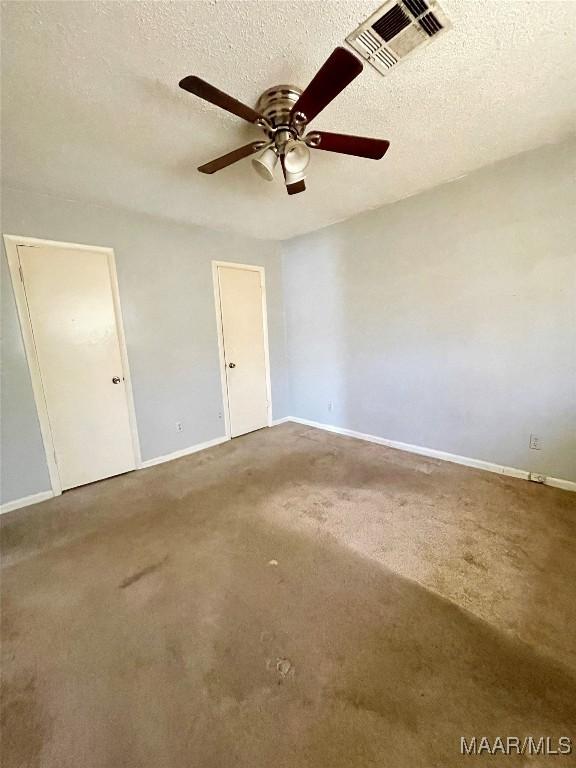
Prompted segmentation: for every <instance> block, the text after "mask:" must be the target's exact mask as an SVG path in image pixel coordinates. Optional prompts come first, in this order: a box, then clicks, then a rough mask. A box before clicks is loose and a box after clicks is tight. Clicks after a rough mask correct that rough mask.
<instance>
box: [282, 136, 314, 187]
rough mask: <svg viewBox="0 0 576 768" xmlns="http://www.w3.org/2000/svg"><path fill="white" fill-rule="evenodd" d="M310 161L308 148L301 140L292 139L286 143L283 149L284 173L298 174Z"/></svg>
mask: <svg viewBox="0 0 576 768" xmlns="http://www.w3.org/2000/svg"><path fill="white" fill-rule="evenodd" d="M309 162H310V150H309V149H308V147H307V146H306V144H304V142H303V141H299V140H297V139H294V140H292V141H288V142H287V143H286V147H285V149H284V168H285V170H286V173H289V174H291V175H298V174H301V173H303V172H304V171H305V170H306V168H307V167H308V163H309ZM302 178H304V177H303V176H302Z"/></svg>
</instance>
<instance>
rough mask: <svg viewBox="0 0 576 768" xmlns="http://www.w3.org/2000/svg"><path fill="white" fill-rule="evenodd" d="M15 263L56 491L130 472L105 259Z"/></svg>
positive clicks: (60, 255)
mask: <svg viewBox="0 0 576 768" xmlns="http://www.w3.org/2000/svg"><path fill="white" fill-rule="evenodd" d="M18 256H19V259H20V265H21V268H22V278H23V283H24V290H25V293H26V301H27V304H28V312H29V316H30V322H31V326H32V333H33V337H34V346H35V351H36V356H37V358H38V365H39V368H40V377H41V381H42V389H43V393H44V398H45V401H46V409H47V412H48V419H49V422H50V431H51V433H52V440H53V444H54V452H55V459H56V464H57V466H58V474H59V476H60V482H61V485H62V489H63V490H64V489H66V488H73V487H74V486H77V485H83V484H84V483H91V482H94V481H95V480H100V479H102V478H104V477H110V476H111V475H118V474H120V473H122V472H127V471H128V470H131V469H134V468H135V458H134V446H133V443H132V434H131V430H130V419H129V415H128V413H129V412H128V402H127V396H126V386H125V382H124V378H123V369H122V357H121V354H120V342H119V338H118V330H117V325H116V313H115V310H114V300H113V294H112V284H111V281H110V269H109V261H108V255H107V254H106V253H104V252H101V251H89V250H76V249H74V248H61V247H58V246H45V247H30V246H22V245H20V246H18Z"/></svg>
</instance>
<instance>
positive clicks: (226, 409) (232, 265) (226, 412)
mask: <svg viewBox="0 0 576 768" xmlns="http://www.w3.org/2000/svg"><path fill="white" fill-rule="evenodd" d="M219 267H227V268H229V269H245V270H248V271H249V272H259V273H260V291H261V294H262V326H263V328H262V330H263V335H264V365H265V369H266V399H267V401H268V402H267V405H266V414H267V426H268V427H271V426H272V387H271V384H270V350H269V348H268V313H267V311H266V272H265V270H264V267H259V266H256V265H255V264H238V263H236V262H234V261H213V262H212V280H213V283H214V309H215V311H216V329H217V333H218V358H219V361H220V383H221V386H222V410H223V416H224V429H225V433H226V437H227V438H228V440H231V439H232V430H231V428H230V405H229V398H228V385H227V383H226V381H227V380H226V361H225V357H224V329H223V327H222V307H221V303H220V276H219V273H218V268H219Z"/></svg>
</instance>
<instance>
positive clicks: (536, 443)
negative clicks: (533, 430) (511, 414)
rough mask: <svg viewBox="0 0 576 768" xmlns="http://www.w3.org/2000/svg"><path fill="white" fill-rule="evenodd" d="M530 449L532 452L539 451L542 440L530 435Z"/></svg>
mask: <svg viewBox="0 0 576 768" xmlns="http://www.w3.org/2000/svg"><path fill="white" fill-rule="evenodd" d="M530 448H531V450H533V451H541V450H542V438H540V437H538V435H530Z"/></svg>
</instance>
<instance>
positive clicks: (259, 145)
mask: <svg viewBox="0 0 576 768" xmlns="http://www.w3.org/2000/svg"><path fill="white" fill-rule="evenodd" d="M265 146H266V142H265V141H253V142H251V143H250V144H246V145H244V146H243V147H239V148H238V149H234V150H233V151H232V152H228V154H227V155H222V157H217V158H216V159H215V160H211V161H210V162H209V163H205V164H204V165H201V166H200V167H199V168H198V170H199V171H200V173H216V171H221V170H222V168H226V167H227V166H229V165H232V163H236V162H238V160H242V158H244V157H248V155H253V154H254V153H255V152H258V151H259V150H261V149H264V147H265Z"/></svg>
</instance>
